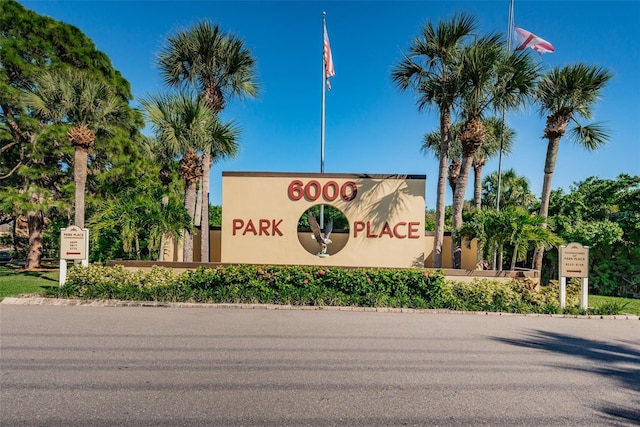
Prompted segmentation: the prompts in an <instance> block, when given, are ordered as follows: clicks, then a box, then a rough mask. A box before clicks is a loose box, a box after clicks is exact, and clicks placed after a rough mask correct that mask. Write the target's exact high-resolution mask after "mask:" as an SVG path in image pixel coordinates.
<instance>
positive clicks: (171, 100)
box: [141, 92, 217, 262]
mask: <svg viewBox="0 0 640 427" xmlns="http://www.w3.org/2000/svg"><path fill="white" fill-rule="evenodd" d="M141 104H142V106H143V108H144V111H143V114H144V116H145V119H146V120H147V121H148V122H150V123H151V124H152V131H153V133H154V135H155V137H156V139H157V140H158V142H159V146H160V147H162V150H163V151H164V152H165V154H163V155H162V156H163V157H165V158H179V159H180V174H181V176H182V178H183V179H184V183H185V197H184V206H185V208H186V209H187V212H188V213H189V217H190V218H191V221H192V223H193V217H194V213H195V212H194V211H195V200H196V193H195V191H196V182H197V181H198V179H199V178H200V176H201V174H202V162H201V159H200V157H199V156H198V154H197V153H198V152H202V150H204V149H205V148H206V147H208V146H209V145H210V144H211V143H212V140H213V138H214V135H215V132H214V129H215V128H216V126H217V119H216V116H215V114H214V113H213V111H212V110H211V108H209V107H208V106H207V105H206V103H205V102H204V100H203V99H202V98H201V97H199V96H198V97H194V96H193V95H192V94H189V93H185V92H180V93H178V94H169V95H162V96H152V97H149V98H145V99H143V100H142V101H141ZM183 259H184V261H185V262H189V261H193V235H192V234H191V232H190V231H189V230H188V229H185V232H184V248H183Z"/></svg>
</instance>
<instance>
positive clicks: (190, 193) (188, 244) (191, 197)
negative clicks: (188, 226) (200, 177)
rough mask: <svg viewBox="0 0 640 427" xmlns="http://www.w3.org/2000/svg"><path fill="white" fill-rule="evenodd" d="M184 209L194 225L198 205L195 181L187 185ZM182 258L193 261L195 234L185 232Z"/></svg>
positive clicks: (185, 260)
mask: <svg viewBox="0 0 640 427" xmlns="http://www.w3.org/2000/svg"><path fill="white" fill-rule="evenodd" d="M185 187H186V188H185V196H184V207H185V208H186V209H187V212H188V213H189V218H191V222H192V224H193V216H194V213H195V212H194V210H195V205H196V200H195V199H196V183H195V181H193V180H189V181H187V182H186V185H185ZM182 258H183V261H184V262H192V261H193V234H191V232H190V231H189V230H185V231H184V248H183V251H182Z"/></svg>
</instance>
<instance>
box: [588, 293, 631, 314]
mask: <svg viewBox="0 0 640 427" xmlns="http://www.w3.org/2000/svg"><path fill="white" fill-rule="evenodd" d="M607 303H613V304H619V305H620V306H624V307H623V308H622V312H623V313H628V314H633V315H636V316H640V299H633V298H616V297H602V296H599V295H589V307H598V306H600V305H604V304H607Z"/></svg>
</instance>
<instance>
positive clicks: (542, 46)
mask: <svg viewBox="0 0 640 427" xmlns="http://www.w3.org/2000/svg"><path fill="white" fill-rule="evenodd" d="M514 28H515V29H516V32H515V33H514V36H515V39H516V45H517V47H516V50H523V49H526V48H528V47H530V48H531V49H533V50H535V51H536V52H538V53H539V54H540V55H542V54H543V53H553V52H555V49H554V48H553V45H552V44H551V43H549V42H548V41H546V40H544V39H541V38H540V37H538V36H536V35H535V34H533V33H530V32H529V31H527V30H523V29H522V28H520V27H514Z"/></svg>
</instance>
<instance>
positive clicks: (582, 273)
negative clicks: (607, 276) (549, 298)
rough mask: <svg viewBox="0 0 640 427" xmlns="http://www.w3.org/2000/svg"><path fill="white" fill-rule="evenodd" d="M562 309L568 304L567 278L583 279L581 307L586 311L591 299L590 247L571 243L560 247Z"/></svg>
mask: <svg viewBox="0 0 640 427" xmlns="http://www.w3.org/2000/svg"><path fill="white" fill-rule="evenodd" d="M559 264H560V307H561V308H565V306H566V303H567V277H581V278H582V293H581V299H580V307H581V308H584V309H586V308H587V305H588V297H589V246H582V245H581V244H580V243H575V242H574V243H569V244H568V245H567V246H560V263H559Z"/></svg>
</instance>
